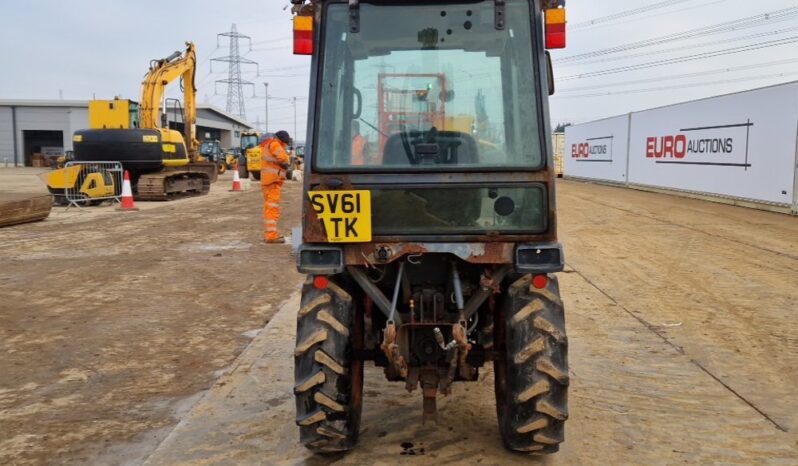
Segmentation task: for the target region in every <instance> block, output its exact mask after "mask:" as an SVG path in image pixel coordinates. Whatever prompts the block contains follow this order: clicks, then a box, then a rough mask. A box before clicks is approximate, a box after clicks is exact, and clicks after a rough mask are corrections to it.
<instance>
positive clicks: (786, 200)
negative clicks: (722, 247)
mask: <svg viewBox="0 0 798 466" xmlns="http://www.w3.org/2000/svg"><path fill="white" fill-rule="evenodd" d="M797 131H798V83H790V84H786V85H780V86H775V87H770V88H764V89H758V90H754V91H748V92H744V93H739V94H732V95H728V96H721V97H714V98H710V99H705V100H700V101H695V102H689V103H684V104H678V105H673V106H669V107H664V108H658V109H653V110H647V111H643V112H637V113H633V114H632V124H631V138H630V147H629V182H630V183H631V184H636V185H645V186H654V187H662V188H670V189H677V190H683V191H690V192H698V193H707V194H715V195H720V196H727V197H734V198H740V199H749V200H754V201H759V202H766V203H771V204H778V205H783V206H792V205H793V203H794V197H793V195H794V190H795V189H796V188H795V184H796V179H795V178H796V147H797V146H796V132H797ZM567 171H568V169H567V166H566V173H567Z"/></svg>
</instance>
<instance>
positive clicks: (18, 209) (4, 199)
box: [0, 193, 53, 227]
mask: <svg viewBox="0 0 798 466" xmlns="http://www.w3.org/2000/svg"><path fill="white" fill-rule="evenodd" d="M52 207H53V197H52V196H50V195H49V194H46V195H42V194H16V193H0V227H5V226H9V225H18V224H20V223H28V222H38V221H39V220H44V219H45V218H47V217H48V216H49V215H50V210H51V209H52Z"/></svg>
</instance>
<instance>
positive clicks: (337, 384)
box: [294, 280, 363, 453]
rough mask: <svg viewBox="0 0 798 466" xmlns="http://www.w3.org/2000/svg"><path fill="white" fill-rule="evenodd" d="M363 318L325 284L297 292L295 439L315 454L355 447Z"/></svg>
mask: <svg viewBox="0 0 798 466" xmlns="http://www.w3.org/2000/svg"><path fill="white" fill-rule="evenodd" d="M362 318H363V316H362V314H360V313H356V306H355V305H354V303H353V300H352V297H351V295H350V294H349V293H347V292H346V291H345V290H344V289H343V288H340V287H339V286H337V285H335V284H334V283H332V282H330V283H329V285H328V286H327V288H326V289H324V290H319V289H317V288H316V287H315V286H314V285H313V283H312V281H311V280H308V282H307V283H306V284H305V286H304V287H303V288H302V301H301V306H300V309H299V313H298V315H297V340H296V341H297V344H296V350H295V351H294V377H295V382H296V384H295V385H294V395H295V396H296V410H297V416H296V423H297V425H298V426H299V441H300V442H301V443H302V444H303V445H305V447H307V448H308V449H310V450H312V451H313V452H316V453H333V452H341V451H348V450H350V449H352V448H353V447H354V446H355V444H356V443H357V439H358V435H359V433H360V413H361V408H362V399H363V362H362V360H359V359H358V360H356V359H355V358H354V357H353V356H354V348H361V347H362V335H363V326H362Z"/></svg>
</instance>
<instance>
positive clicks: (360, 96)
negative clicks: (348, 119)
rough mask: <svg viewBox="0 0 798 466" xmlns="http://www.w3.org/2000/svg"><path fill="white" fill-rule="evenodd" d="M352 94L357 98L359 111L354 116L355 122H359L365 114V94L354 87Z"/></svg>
mask: <svg viewBox="0 0 798 466" xmlns="http://www.w3.org/2000/svg"><path fill="white" fill-rule="evenodd" d="M352 94H354V96H355V97H357V110H356V111H355V112H354V113H353V114H352V119H353V120H359V119H360V115H361V114H362V113H363V94H361V92H360V89H358V88H356V87H353V88H352Z"/></svg>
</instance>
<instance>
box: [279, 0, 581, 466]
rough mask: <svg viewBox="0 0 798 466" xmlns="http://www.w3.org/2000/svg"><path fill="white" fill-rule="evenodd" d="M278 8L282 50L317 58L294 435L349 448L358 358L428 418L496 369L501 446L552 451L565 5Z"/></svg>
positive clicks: (560, 346) (564, 387)
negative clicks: (463, 384) (552, 117)
mask: <svg viewBox="0 0 798 466" xmlns="http://www.w3.org/2000/svg"><path fill="white" fill-rule="evenodd" d="M292 2H293V3H294V13H295V14H296V16H295V17H294V51H295V53H298V54H305V55H313V60H312V61H311V85H310V95H309V97H310V102H311V103H310V106H309V108H310V109H311V114H310V116H309V119H308V125H309V128H308V132H307V136H308V139H307V141H308V142H307V146H306V154H307V156H306V159H305V162H306V163H305V178H304V190H305V195H304V205H303V223H302V245H301V247H300V249H299V253H298V255H297V263H298V269H299V271H300V272H302V273H305V274H307V275H308V279H307V280H306V282H305V284H304V286H303V288H302V298H301V304H300V308H299V310H298V313H297V318H298V323H297V339H296V348H295V351H294V375H295V385H294V393H295V397H296V409H297V415H296V423H297V424H298V426H299V432H300V441H301V442H302V443H303V444H304V445H305V446H306V447H307V448H309V449H311V450H313V451H315V452H322V453H325V452H338V451H345V450H348V449H351V448H353V447H354V445H355V443H356V441H357V438H358V433H359V430H360V419H361V416H360V415H361V408H362V400H363V366H364V364H365V363H366V362H367V361H372V362H373V363H374V364H375V365H376V366H378V367H382V368H384V371H385V376H386V377H387V379H388V380H391V381H396V382H401V383H403V384H404V385H405V387H406V388H407V389H408V390H411V391H413V390H419V391H420V392H421V395H422V398H423V419H424V420H429V419H432V418H434V417H435V414H436V400H437V396H438V394H439V393H442V394H445V395H448V394H450V393H452V392H454V391H455V390H456V389H455V387H456V382H460V381H472V382H476V381H477V380H479V379H480V377H479V372H480V371H481V370H483V368H484V366H485V365H486V364H488V363H492V364H493V372H494V376H495V381H496V383H495V396H496V407H497V413H498V422H499V431H500V433H501V437H502V439H503V441H504V444H505V446H506V447H507V448H508V449H510V450H513V451H518V452H529V453H553V452H556V451H557V450H558V448H559V444H560V443H561V442H563V440H564V423H565V420H566V419H567V417H568V408H567V391H568V383H569V375H568V358H567V345H568V342H567V337H566V334H565V321H564V319H565V318H564V311H563V303H562V300H561V298H560V292H559V284H558V281H557V277H556V276H555V275H554V273H555V272H559V271H561V270H562V269H563V264H564V261H563V252H562V247H561V245H560V244H559V243H558V241H557V212H556V203H555V174H554V169H553V158H552V149H551V139H550V136H549V135H550V123H549V117H548V95H549V92H551V91H553V78H552V73H551V72H550V70H551V66H550V65H551V62H550V58H549V55H548V52H547V51H546V50H545V49H546V48H561V47H564V42H565V10H564V1H562V0H544V1H537V0H535V1H533V0H513V1H498V0H459V1H457V0H455V1H447V2H441V1H434V0H427V1H423V0H422V1H412V2H411V1H388V0H385V1H380V0H374V1H369V2H360V1H357V0H350V1H349V2H340V1H333V0H313V1H310V2H308V1H307V0H292ZM544 24H545V34H544ZM356 123H357V124H356ZM364 141H366V142H368V144H365V143H364ZM365 145H370V146H371V149H369V150H368V153H367V154H364V153H363V147H364V146H365ZM450 406H455V407H456V406H457V405H456V403H455V404H451V405H450ZM455 411H456V408H455ZM455 416H456V414H455Z"/></svg>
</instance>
